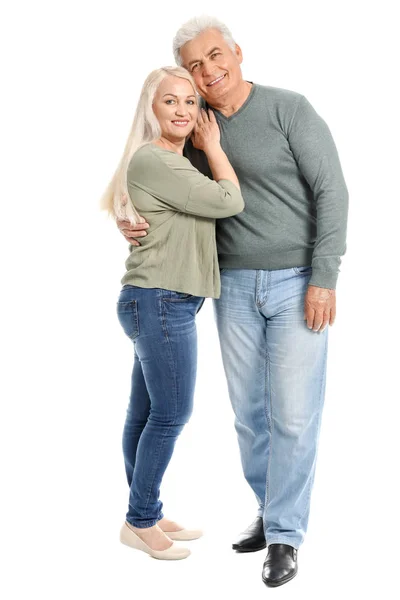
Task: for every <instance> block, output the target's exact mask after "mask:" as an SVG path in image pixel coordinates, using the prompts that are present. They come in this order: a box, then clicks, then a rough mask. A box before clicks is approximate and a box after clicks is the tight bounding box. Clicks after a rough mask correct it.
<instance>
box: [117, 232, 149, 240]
mask: <svg viewBox="0 0 400 600" xmlns="http://www.w3.org/2000/svg"><path fill="white" fill-rule="evenodd" d="M122 233H124V232H122ZM124 235H125V237H129V238H131V239H132V238H141V237H144V236H145V235H147V231H126V232H125V233H124Z"/></svg>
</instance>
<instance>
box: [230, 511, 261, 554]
mask: <svg viewBox="0 0 400 600" xmlns="http://www.w3.org/2000/svg"><path fill="white" fill-rule="evenodd" d="M266 545H267V544H266V541H265V535H264V524H263V520H262V517H257V518H256V520H255V521H253V523H252V524H251V525H249V527H248V528H247V529H245V530H244V531H243V532H242V533H241V534H240V535H239V537H238V539H237V540H236V542H235V543H234V544H232V548H233V549H234V550H236V551H237V552H257V550H263V549H264V548H265V546H266Z"/></svg>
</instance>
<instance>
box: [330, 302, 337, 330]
mask: <svg viewBox="0 0 400 600" xmlns="http://www.w3.org/2000/svg"><path fill="white" fill-rule="evenodd" d="M335 319H336V305H335V306H332V308H331V316H330V319H329V325H333V324H334V322H335Z"/></svg>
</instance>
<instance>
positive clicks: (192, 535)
mask: <svg viewBox="0 0 400 600" xmlns="http://www.w3.org/2000/svg"><path fill="white" fill-rule="evenodd" d="M164 533H165V535H167V536H168V537H169V539H170V540H176V541H177V542H189V541H190V540H197V539H198V538H200V537H201V536H202V535H203V532H202V531H201V529H180V530H179V531H164Z"/></svg>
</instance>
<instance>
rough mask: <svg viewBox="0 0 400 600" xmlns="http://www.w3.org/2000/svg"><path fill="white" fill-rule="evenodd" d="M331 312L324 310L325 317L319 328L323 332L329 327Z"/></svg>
mask: <svg viewBox="0 0 400 600" xmlns="http://www.w3.org/2000/svg"><path fill="white" fill-rule="evenodd" d="M330 314H331V312H330V310H328V311H325V312H324V318H323V321H322V325H321V327H320V330H319V332H320V333H322V332H323V331H324V330H325V329H326V328H327V326H328V323H329V319H330Z"/></svg>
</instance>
